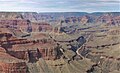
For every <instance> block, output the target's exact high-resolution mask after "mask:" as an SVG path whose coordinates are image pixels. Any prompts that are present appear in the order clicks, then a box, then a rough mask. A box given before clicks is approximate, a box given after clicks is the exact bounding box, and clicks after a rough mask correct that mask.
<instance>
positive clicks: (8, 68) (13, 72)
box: [0, 62, 27, 73]
mask: <svg viewBox="0 0 120 73" xmlns="http://www.w3.org/2000/svg"><path fill="white" fill-rule="evenodd" d="M0 72H1V73H27V66H26V63H25V62H20V63H4V62H0Z"/></svg>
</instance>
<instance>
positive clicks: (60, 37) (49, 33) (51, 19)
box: [0, 12, 120, 73]
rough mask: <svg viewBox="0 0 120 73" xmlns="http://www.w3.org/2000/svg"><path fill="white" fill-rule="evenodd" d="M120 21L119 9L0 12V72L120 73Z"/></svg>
mask: <svg viewBox="0 0 120 73" xmlns="http://www.w3.org/2000/svg"><path fill="white" fill-rule="evenodd" d="M60 17H63V18H62V19H61V18H60ZM119 25H120V16H119V13H82V14H79V13H58V14H57V13H56V14H52V13H45V14H41V13H27V12H26V13H24V12H22V13H21V12H20V13H12V12H9V13H4V12H3V13H0V73H114V72H118V73H119V71H120V38H119V37H120V28H119V27H120V26H119Z"/></svg>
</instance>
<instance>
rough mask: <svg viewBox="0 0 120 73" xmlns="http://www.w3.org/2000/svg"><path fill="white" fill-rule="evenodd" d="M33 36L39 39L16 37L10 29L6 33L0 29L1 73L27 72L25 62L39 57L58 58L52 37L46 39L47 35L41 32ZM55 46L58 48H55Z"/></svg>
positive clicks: (30, 61) (36, 59)
mask: <svg viewBox="0 0 120 73" xmlns="http://www.w3.org/2000/svg"><path fill="white" fill-rule="evenodd" d="M40 25H41V24H40ZM44 25H45V26H46V25H47V26H49V25H48V24H44ZM4 28H5V27H4ZM6 29H7V28H6ZM33 37H36V38H39V39H31V40H30V39H24V38H17V37H16V36H13V33H12V32H10V30H8V32H7V33H5V32H4V30H2V29H1V30H0V46H1V48H0V72H1V73H29V72H28V69H27V65H26V63H36V62H37V61H39V59H40V58H43V59H44V60H55V59H58V58H60V56H59V57H58V54H59V53H58V50H59V47H57V45H56V43H55V42H54V41H53V40H52V39H47V38H48V36H46V35H45V34H43V33H42V34H37V35H34V36H33ZM56 47H57V49H58V50H55V49H56Z"/></svg>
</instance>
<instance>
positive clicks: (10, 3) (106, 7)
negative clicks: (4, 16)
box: [0, 0, 120, 13]
mask: <svg viewBox="0 0 120 73" xmlns="http://www.w3.org/2000/svg"><path fill="white" fill-rule="evenodd" d="M0 12H38V13H41V12H87V13H92V12H120V0H60V1H58V0H0Z"/></svg>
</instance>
